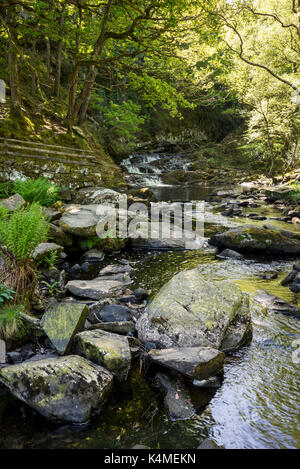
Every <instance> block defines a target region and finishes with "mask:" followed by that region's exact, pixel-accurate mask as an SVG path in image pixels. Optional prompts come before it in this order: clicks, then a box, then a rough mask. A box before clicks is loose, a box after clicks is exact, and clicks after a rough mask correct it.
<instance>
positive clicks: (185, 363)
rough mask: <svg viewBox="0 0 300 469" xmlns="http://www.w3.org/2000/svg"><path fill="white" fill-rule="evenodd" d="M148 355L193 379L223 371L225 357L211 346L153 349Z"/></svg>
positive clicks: (207, 376)
mask: <svg viewBox="0 0 300 469" xmlns="http://www.w3.org/2000/svg"><path fill="white" fill-rule="evenodd" d="M148 356H149V358H150V360H151V361H153V362H154V363H156V364H158V365H160V366H163V367H165V368H169V369H170V370H173V371H176V372H178V373H180V374H182V375H184V376H186V377H187V378H191V379H192V380H194V379H197V380H204V379H207V378H210V377H211V376H214V375H215V374H217V373H219V372H221V371H222V369H223V364H224V357H225V356H224V354H223V353H222V352H220V351H219V350H216V349H213V348H209V347H183V348H179V349H164V350H151V351H150V352H149V355H148Z"/></svg>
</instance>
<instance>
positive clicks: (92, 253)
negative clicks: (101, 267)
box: [80, 249, 104, 264]
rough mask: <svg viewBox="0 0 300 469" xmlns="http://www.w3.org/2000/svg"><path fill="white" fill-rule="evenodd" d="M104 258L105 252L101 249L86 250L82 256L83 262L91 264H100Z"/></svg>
mask: <svg viewBox="0 0 300 469" xmlns="http://www.w3.org/2000/svg"><path fill="white" fill-rule="evenodd" d="M103 259H104V252H103V251H100V249H90V250H89V251H87V252H85V253H84V254H83V255H82V256H81V258H80V261H81V262H88V263H91V264H94V263H95V264H99V263H101V261H103Z"/></svg>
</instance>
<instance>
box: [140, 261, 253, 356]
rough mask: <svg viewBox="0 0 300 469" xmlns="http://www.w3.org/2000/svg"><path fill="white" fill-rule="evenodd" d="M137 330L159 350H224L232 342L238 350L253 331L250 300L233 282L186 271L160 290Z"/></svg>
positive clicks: (232, 346) (141, 318) (198, 272)
mask: <svg viewBox="0 0 300 469" xmlns="http://www.w3.org/2000/svg"><path fill="white" fill-rule="evenodd" d="M136 327H137V331H138V337H139V339H140V340H142V341H143V342H154V343H156V344H157V346H158V347H159V348H173V347H194V346H202V347H212V348H216V349H221V350H222V349H223V342H225V341H226V340H227V338H228V339H229V342H230V345H231V347H230V348H231V349H235V348H237V347H239V346H240V345H242V344H243V343H244V342H245V341H246V340H248V338H249V333H250V331H251V315H250V307H249V297H248V295H246V294H244V293H243V292H242V291H241V289H240V288H239V287H238V286H237V285H235V284H233V283H232V282H230V281H220V282H212V281H209V280H206V279H204V277H203V276H202V275H201V273H200V271H199V270H198V269H193V270H186V271H183V272H180V273H179V274H177V275H175V276H174V277H173V278H172V279H171V280H170V281H169V282H168V283H166V284H165V285H164V286H163V287H162V288H161V289H160V291H159V292H158V293H157V295H156V296H155V298H154V299H153V301H152V302H151V303H150V305H148V306H147V308H146V309H145V312H144V313H143V314H142V316H141V317H140V318H139V319H138V321H137V324H136ZM233 331H235V333H236V334H235V335H234V334H233ZM227 348H228V347H227V345H226V349H227Z"/></svg>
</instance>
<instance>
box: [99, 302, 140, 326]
mask: <svg viewBox="0 0 300 469" xmlns="http://www.w3.org/2000/svg"><path fill="white" fill-rule="evenodd" d="M97 316H98V317H99V319H100V320H101V321H103V322H115V321H130V320H131V319H132V316H133V315H132V311H131V310H130V309H129V308H127V306H122V305H105V306H104V307H103V308H102V309H101V311H100V313H98V315H97Z"/></svg>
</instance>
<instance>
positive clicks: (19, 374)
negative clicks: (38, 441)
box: [0, 355, 113, 423]
mask: <svg viewBox="0 0 300 469" xmlns="http://www.w3.org/2000/svg"><path fill="white" fill-rule="evenodd" d="M0 382H2V383H3V384H5V386H7V387H8V388H9V389H10V391H11V392H12V394H13V395H14V396H15V397H17V398H18V399H20V400H21V401H23V402H25V403H26V404H28V405H29V406H30V407H32V408H33V409H34V410H36V411H37V412H38V413H40V414H41V415H43V416H44V417H46V418H48V419H50V420H55V421H57V420H58V421H63V422H69V423H85V422H87V421H88V420H89V419H90V417H91V416H92V415H93V414H97V413H99V411H100V410H101V407H102V406H103V404H104V402H105V401H106V399H107V396H108V394H109V392H110V390H111V388H112V382H113V377H112V375H111V373H110V372H109V371H107V370H105V369H104V368H102V367H101V366H99V365H95V364H94V363H91V362H89V361H88V360H86V359H84V358H82V357H78V356H75V355H70V356H67V357H60V358H49V359H44V360H39V361H33V362H24V363H21V364H19V365H12V366H7V367H5V368H2V369H1V370H0Z"/></svg>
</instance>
